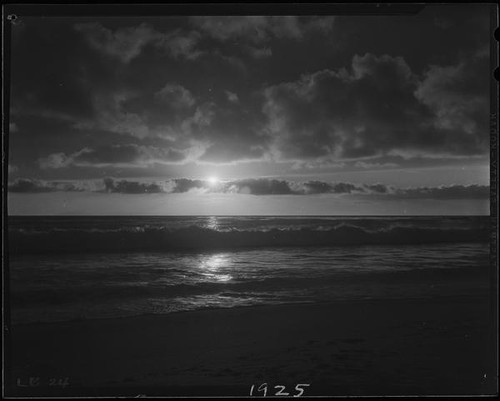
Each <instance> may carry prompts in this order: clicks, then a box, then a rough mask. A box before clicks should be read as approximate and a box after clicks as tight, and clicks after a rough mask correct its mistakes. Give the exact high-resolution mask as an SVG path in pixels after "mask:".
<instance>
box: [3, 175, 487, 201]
mask: <svg viewBox="0 0 500 401" xmlns="http://www.w3.org/2000/svg"><path fill="white" fill-rule="evenodd" d="M8 190H9V192H17V193H37V192H54V191H66V192H71V191H93V192H108V193H121V194H158V193H164V194H173V193H187V192H196V193H200V194H203V193H205V194H206V193H224V194H245V195H256V196H259V195H262V196H266V195H320V194H334V195H371V196H388V197H398V198H414V199H488V198H489V196H490V187H489V186H485V185H448V186H439V187H416V188H397V187H394V186H389V185H384V184H380V183H376V184H358V183H349V182H323V181H305V182H295V181H287V180H277V179H269V178H250V179H241V180H233V181H225V182H218V183H212V182H210V181H205V180H195V179H189V178H177V179H172V180H168V181H160V182H141V181H131V180H115V179H113V178H111V177H108V178H105V179H103V180H102V181H76V182H60V181H41V180H34V179H17V180H15V181H14V182H12V183H10V184H9V186H8Z"/></svg>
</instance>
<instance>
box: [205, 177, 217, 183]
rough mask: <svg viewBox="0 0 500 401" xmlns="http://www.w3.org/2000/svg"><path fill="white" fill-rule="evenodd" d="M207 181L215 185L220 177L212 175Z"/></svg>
mask: <svg viewBox="0 0 500 401" xmlns="http://www.w3.org/2000/svg"><path fill="white" fill-rule="evenodd" d="M207 181H208V183H209V184H210V185H215V184H217V183H218V182H219V179H218V178H217V177H215V176H211V177H208V180H207Z"/></svg>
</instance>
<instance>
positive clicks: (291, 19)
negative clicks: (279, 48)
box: [190, 16, 335, 44]
mask: <svg viewBox="0 0 500 401" xmlns="http://www.w3.org/2000/svg"><path fill="white" fill-rule="evenodd" d="M190 21H191V24H192V25H193V26H194V27H195V28H197V29H200V30H201V31H202V32H204V33H205V34H208V35H209V36H211V37H212V38H213V39H216V40H219V41H228V40H235V39H240V40H241V39H244V40H246V41H248V42H251V43H254V44H260V43H263V42H267V41H269V40H270V39H272V38H279V39H302V38H303V37H304V36H305V35H306V34H308V33H310V32H322V33H329V32H331V30H332V29H333V25H334V21H335V17H331V16H325V17H306V16H301V17H297V16H220V17H213V16H210V17H192V18H191V19H190Z"/></svg>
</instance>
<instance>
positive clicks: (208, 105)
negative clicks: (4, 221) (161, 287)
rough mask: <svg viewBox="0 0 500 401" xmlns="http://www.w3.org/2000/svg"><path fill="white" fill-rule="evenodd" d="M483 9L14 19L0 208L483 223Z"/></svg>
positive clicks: (486, 65)
mask: <svg viewBox="0 0 500 401" xmlns="http://www.w3.org/2000/svg"><path fill="white" fill-rule="evenodd" d="M490 12H491V8H490V6H488V5H473V4H448V5H440V6H438V5H432V6H427V7H425V8H424V10H423V11H421V12H420V13H418V14H416V15H408V16H341V15H339V16H334V15H327V16H282V17H279V16H251V17H250V16H248V17H245V16H243V17H242V16H224V17H213V16H185V17H164V16H162V17H119V18H118V17H99V18H96V17H83V16H74V17H45V18H42V17H22V16H21V17H20V18H18V20H17V21H16V23H15V24H14V25H12V30H11V33H12V35H11V39H12V43H11V57H10V63H11V64H10V71H11V87H10V125H9V127H10V130H9V183H10V184H9V200H11V201H12V202H11V205H12V206H11V208H10V209H9V210H10V212H11V213H14V214H39V213H42V214H43V213H48V214H58V213H63V214H64V213H70V214H95V213H97V214H113V213H130V214H143V213H152V214H217V213H219V214H227V213H224V212H225V211H230V212H231V213H234V214H239V213H245V214H252V213H255V214H296V213H297V214H301V213H302V214H303V213H305V214H323V213H324V214H358V213H361V214H371V213H373V214H378V213H381V214H401V213H413V214H427V213H431V214H440V213H457V214H482V213H488V208H487V201H488V193H489V188H488V178H489V157H488V153H489V112H490V104H489V98H490V95H489V92H490V84H491V76H492V72H491V71H490V38H491V33H490ZM263 195H268V196H267V197H266V196H263ZM266 202H267V204H266ZM353 202H354V203H353ZM41 203H43V205H41ZM200 204H203V205H204V206H203V208H201V209H200ZM280 205H281V206H280ZM356 205H357V206H356Z"/></svg>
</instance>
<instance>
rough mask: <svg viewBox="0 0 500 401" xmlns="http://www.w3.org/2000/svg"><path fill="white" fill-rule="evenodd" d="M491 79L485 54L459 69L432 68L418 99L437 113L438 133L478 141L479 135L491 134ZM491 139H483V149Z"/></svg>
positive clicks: (453, 66)
mask: <svg viewBox="0 0 500 401" xmlns="http://www.w3.org/2000/svg"><path fill="white" fill-rule="evenodd" d="M488 75H489V67H488V62H487V57H483V55H482V54H479V56H477V55H476V57H471V58H468V59H465V60H462V61H461V62H460V63H458V64H456V65H449V66H437V65H432V66H430V68H429V69H428V70H427V72H426V73H425V77H424V79H422V80H421V81H420V82H419V84H418V87H417V88H416V90H415V96H416V97H417V99H419V100H420V101H421V102H422V103H423V104H425V105H427V106H428V107H429V108H430V110H431V111H432V112H433V114H434V115H435V119H434V120H433V125H434V126H435V127H436V128H437V129H438V130H440V131H445V132H453V133H454V132H459V133H463V134H465V135H468V136H469V137H471V139H476V138H477V133H478V132H481V131H485V130H488V124H489V120H488V116H489V98H488V97H487V96H486V95H487V93H488V90H489V85H490V84H489V77H488ZM487 139H488V138H487V137H486V136H485V137H483V146H486V141H487ZM449 145H450V146H453V143H450V144H449Z"/></svg>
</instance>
